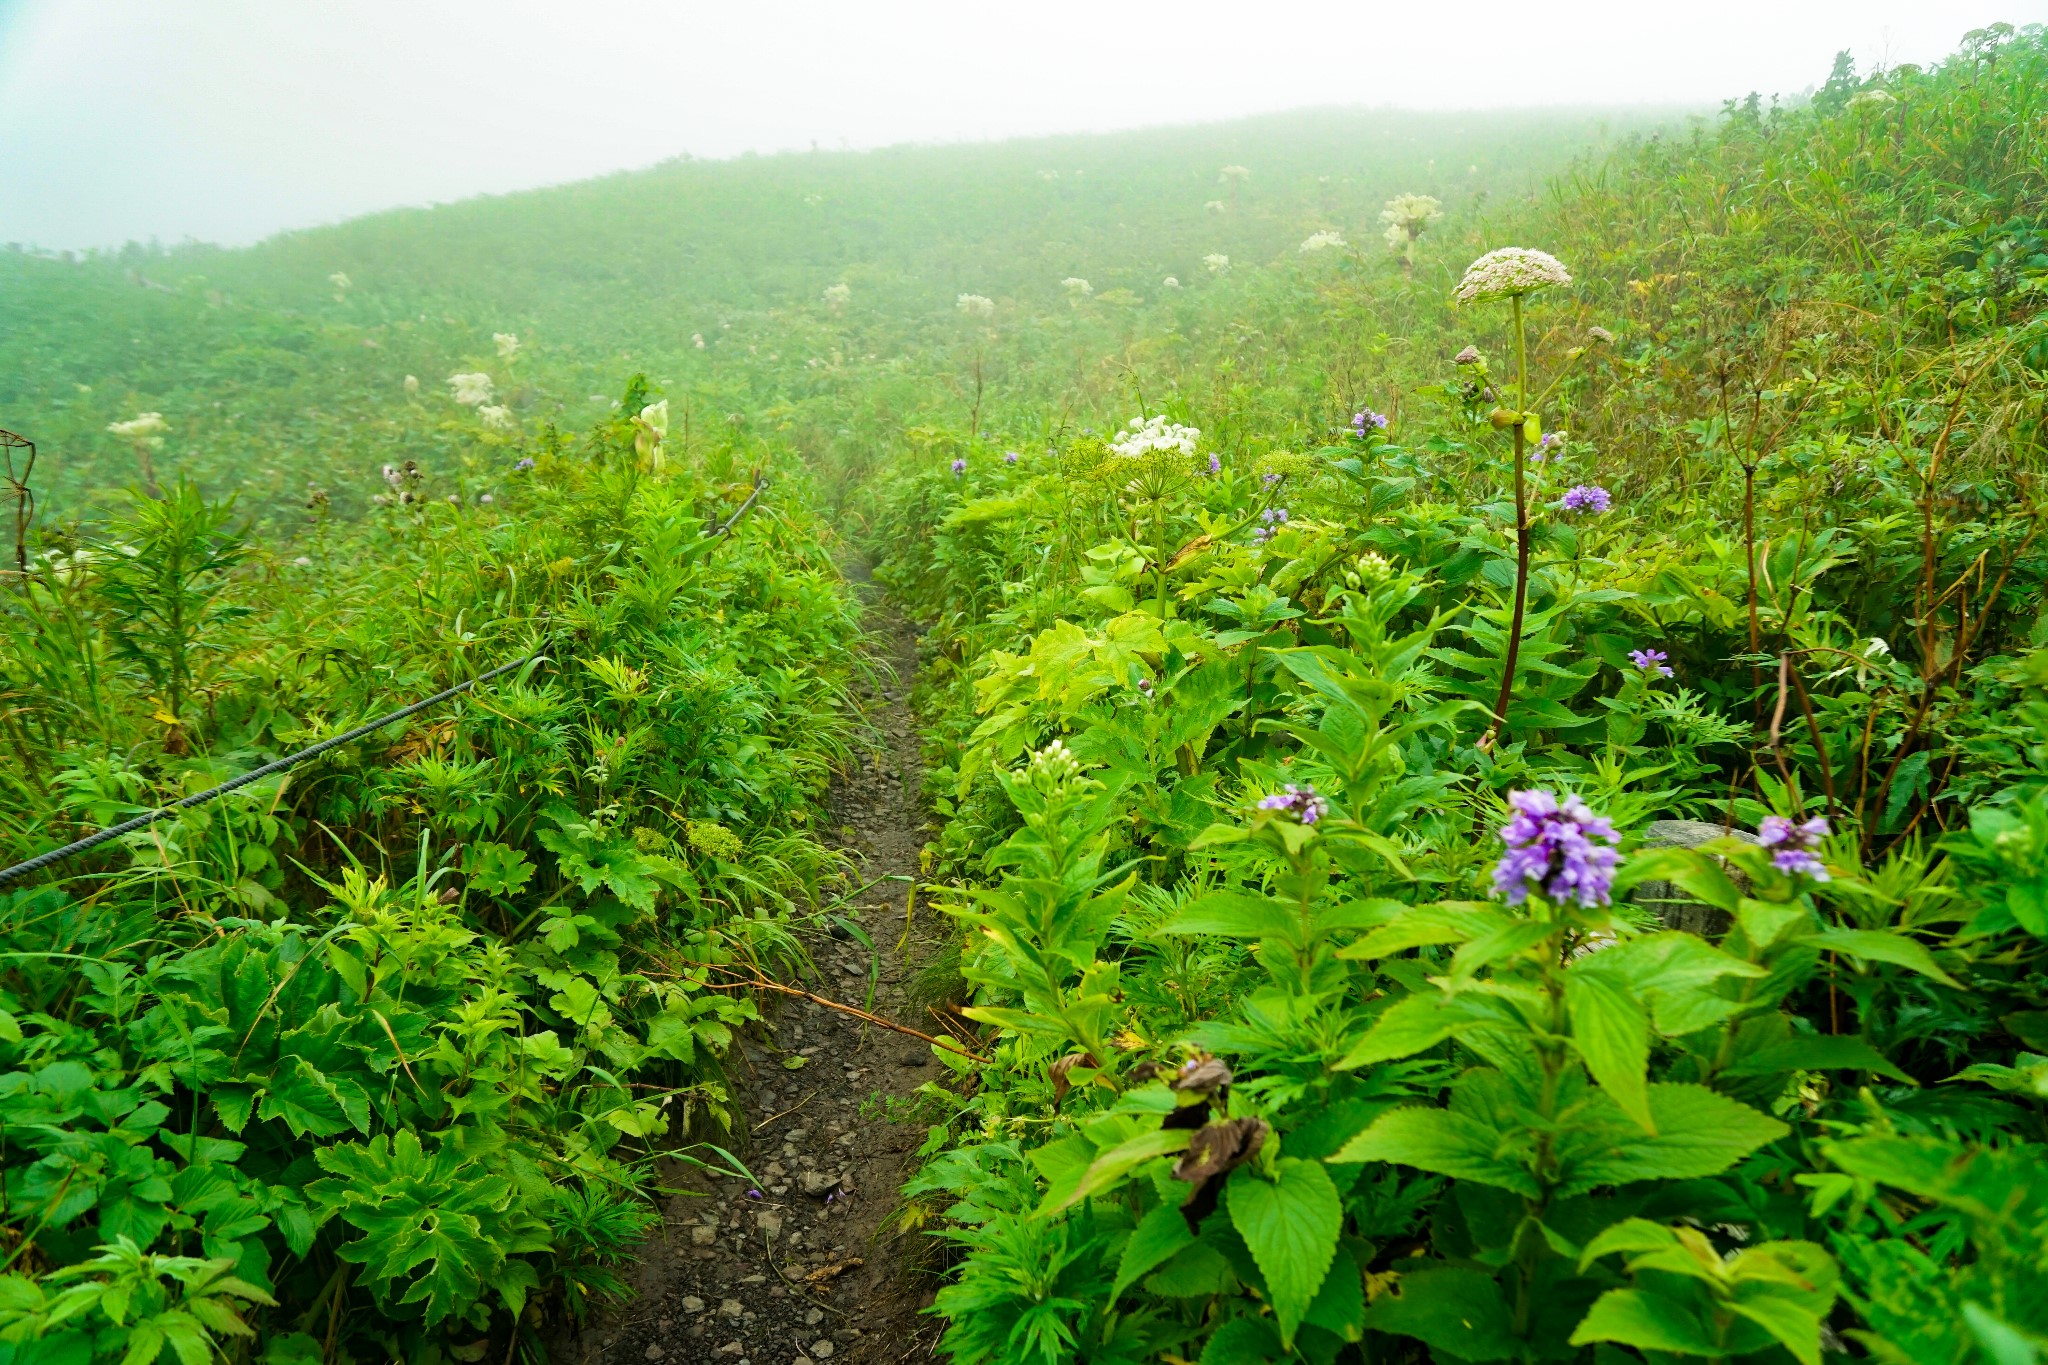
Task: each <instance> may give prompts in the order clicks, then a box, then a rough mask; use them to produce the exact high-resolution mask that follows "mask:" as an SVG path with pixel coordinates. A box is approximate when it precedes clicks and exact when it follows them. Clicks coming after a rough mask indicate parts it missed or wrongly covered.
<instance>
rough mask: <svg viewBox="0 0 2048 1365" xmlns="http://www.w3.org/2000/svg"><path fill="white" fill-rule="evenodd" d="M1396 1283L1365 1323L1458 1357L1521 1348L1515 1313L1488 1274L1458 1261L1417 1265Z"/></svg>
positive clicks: (1493, 1356) (1499, 1356)
mask: <svg viewBox="0 0 2048 1365" xmlns="http://www.w3.org/2000/svg"><path fill="white" fill-rule="evenodd" d="M1398 1289H1399V1292H1398V1293H1394V1294H1389V1295H1385V1296H1383V1297H1382V1298H1381V1299H1380V1300H1379V1301H1378V1302H1376V1303H1374V1304H1373V1306H1372V1307H1371V1308H1370V1309H1368V1310H1367V1311H1366V1315H1365V1325H1366V1326H1367V1327H1370V1328H1372V1329H1373V1330H1374V1331H1376V1332H1392V1333H1396V1334H1398V1335H1400V1336H1404V1337H1414V1338H1416V1339H1417V1340H1418V1341H1421V1342H1422V1343H1424V1344H1425V1345H1427V1346H1428V1347H1429V1348H1430V1350H1432V1351H1435V1352H1441V1353H1442V1354H1444V1355H1447V1356H1453V1357H1455V1358H1457V1359H1459V1360H1471V1361H1483V1360H1509V1359H1512V1358H1513V1357H1515V1356H1516V1355H1518V1354H1520V1352H1521V1343H1520V1342H1519V1341H1517V1340H1516V1339H1515V1333H1514V1318H1513V1316H1512V1314H1510V1313H1509V1311H1508V1305H1507V1302H1506V1300H1505V1299H1504V1298H1503V1297H1502V1296H1501V1289H1500V1286H1499V1285H1498V1284H1496V1283H1494V1281H1493V1277H1492V1276H1490V1275H1485V1274H1482V1273H1481V1272H1479V1271H1477V1270H1465V1269H1461V1268H1458V1267H1446V1268H1444V1269H1441V1270H1438V1269H1430V1270H1415V1271H1410V1272H1408V1273H1407V1274H1404V1275H1403V1276H1401V1279H1400V1282H1399V1285H1398Z"/></svg>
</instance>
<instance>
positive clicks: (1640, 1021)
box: [1564, 970, 1657, 1134]
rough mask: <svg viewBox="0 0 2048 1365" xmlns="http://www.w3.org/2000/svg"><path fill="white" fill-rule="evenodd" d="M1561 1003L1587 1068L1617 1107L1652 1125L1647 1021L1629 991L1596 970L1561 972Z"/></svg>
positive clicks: (1650, 1128) (1652, 1130)
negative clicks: (1562, 984)
mask: <svg viewBox="0 0 2048 1365" xmlns="http://www.w3.org/2000/svg"><path fill="white" fill-rule="evenodd" d="M1564 1001H1565V1009H1566V1011H1567V1012H1568V1013H1569V1015H1570V1017H1571V1024H1572V1046H1573V1047H1575V1048H1577V1049H1578V1052H1579V1056H1581V1057H1582V1058H1584V1059H1585V1062H1586V1069H1587V1070H1588V1071H1590V1072H1592V1073H1593V1079H1594V1080H1596V1081H1598V1082H1600V1086H1601V1088H1602V1089H1603V1090H1605V1091H1606V1092H1607V1093H1608V1094H1609V1095H1610V1096H1612V1097H1613V1099H1614V1102H1615V1103H1616V1104H1618V1105H1620V1106H1621V1112H1622V1113H1624V1114H1627V1115H1628V1116H1629V1117H1630V1118H1631V1119H1634V1120H1635V1122H1636V1125H1637V1126H1638V1127H1640V1128H1641V1129H1642V1130H1643V1131H1644V1132H1646V1133H1652V1134H1654V1133H1655V1132H1656V1131H1657V1125H1656V1121H1655V1119H1653V1118H1652V1116H1651V1114H1650V1094H1649V1077H1648V1071H1649V1066H1650V1021H1649V1019H1648V1018H1647V1017H1646V1016H1645V1014H1644V1012H1643V1007H1642V1005H1641V1004H1640V1003H1638V1002H1637V1001H1636V1000H1635V998H1634V997H1632V996H1631V995H1629V994H1628V992H1627V991H1626V990H1624V989H1622V988H1621V987H1620V986H1619V985H1617V984H1616V983H1614V982H1613V981H1611V980H1609V979H1608V978H1607V977H1605V976H1603V975H1600V974H1598V973H1596V972H1588V971H1578V970H1573V971H1569V972H1567V973H1566V974H1565V985H1564Z"/></svg>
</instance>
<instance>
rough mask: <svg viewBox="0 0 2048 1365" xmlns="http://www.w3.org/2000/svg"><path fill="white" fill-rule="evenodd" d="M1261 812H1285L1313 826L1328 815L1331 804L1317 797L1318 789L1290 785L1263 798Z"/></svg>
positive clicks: (1260, 802) (1260, 803)
mask: <svg viewBox="0 0 2048 1365" xmlns="http://www.w3.org/2000/svg"><path fill="white" fill-rule="evenodd" d="M1259 809H1260V810H1277V811H1285V812H1286V813H1287V814H1289V815H1292V816H1293V817H1294V818H1295V819H1297V820H1299V821H1301V823H1303V824H1304V825H1313V824H1314V823H1315V822H1316V821H1318V820H1320V819H1322V818H1323V816H1324V815H1325V814H1327V813H1328V811H1329V809H1330V806H1329V803H1328V802H1326V801H1324V800H1323V798H1322V797H1320V796H1317V795H1316V789H1315V788H1314V787H1313V786H1310V785H1308V784H1306V783H1304V784H1303V785H1301V786H1299V787H1297V786H1294V785H1293V784H1291V783H1290V784H1289V785H1288V786H1287V787H1286V789H1285V790H1282V791H1277V792H1274V793H1273V794H1272V795H1271V796H1267V797H1262V798H1261V799H1260V801H1259Z"/></svg>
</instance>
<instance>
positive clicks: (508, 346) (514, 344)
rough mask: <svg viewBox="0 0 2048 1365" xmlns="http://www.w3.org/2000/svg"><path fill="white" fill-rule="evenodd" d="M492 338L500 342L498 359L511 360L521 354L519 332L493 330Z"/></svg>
mask: <svg viewBox="0 0 2048 1365" xmlns="http://www.w3.org/2000/svg"><path fill="white" fill-rule="evenodd" d="M491 340H492V341H495V342H496V343H498V359H500V360H510V359H511V358H512V357H513V356H515V355H518V354H519V333H517V332H493V333H491Z"/></svg>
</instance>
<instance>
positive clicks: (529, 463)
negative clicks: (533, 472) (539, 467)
mask: <svg viewBox="0 0 2048 1365" xmlns="http://www.w3.org/2000/svg"><path fill="white" fill-rule="evenodd" d="M512 467H513V468H514V469H517V470H520V471H522V472H523V471H525V470H528V469H531V468H533V457H532V456H530V455H529V456H527V457H526V458H525V459H523V460H521V461H520V462H519V463H518V464H515V465H513V466H512Z"/></svg>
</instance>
